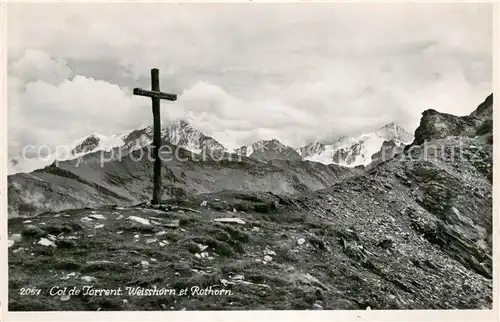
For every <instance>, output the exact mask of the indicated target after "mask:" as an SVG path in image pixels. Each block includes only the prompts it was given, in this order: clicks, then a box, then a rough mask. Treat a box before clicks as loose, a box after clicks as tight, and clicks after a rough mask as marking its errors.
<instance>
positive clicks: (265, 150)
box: [9, 120, 413, 174]
mask: <svg viewBox="0 0 500 322" xmlns="http://www.w3.org/2000/svg"><path fill="white" fill-rule="evenodd" d="M161 136H162V140H163V141H164V142H169V143H171V144H174V145H176V146H179V147H182V148H184V149H186V150H189V151H191V152H194V153H203V152H206V151H222V152H227V150H226V148H225V147H224V145H222V144H221V143H220V142H218V141H217V140H215V139H214V138H212V137H210V136H207V135H205V134H203V133H202V132H200V131H199V130H197V129H195V128H193V127H192V126H191V125H190V124H188V123H187V122H186V121H183V120H180V121H177V122H175V123H172V124H169V125H166V126H164V127H163V128H162V131H161ZM391 140H393V141H394V142H395V144H396V145H398V146H400V145H406V144H409V143H411V142H412V141H413V136H412V135H411V134H409V133H408V132H406V131H405V130H404V129H402V128H401V127H399V126H397V125H396V124H394V123H390V124H387V125H386V126H383V127H381V128H379V129H377V130H376V131H374V132H371V133H366V134H361V135H359V136H356V137H345V136H344V137H341V138H339V139H338V140H337V141H336V142H334V143H333V144H323V143H320V142H313V143H310V144H308V145H306V146H304V147H301V148H299V149H294V148H292V147H290V146H287V145H284V144H282V143H281V142H280V141H278V140H276V139H273V140H261V141H258V142H255V143H253V144H251V145H246V146H242V147H240V148H238V149H235V150H234V152H235V153H237V154H240V155H243V156H246V157H252V158H255V159H260V160H274V159H280V160H308V161H315V162H320V163H323V164H332V163H334V164H338V165H343V166H348V167H354V166H357V165H368V164H370V162H371V161H372V156H373V155H374V154H375V153H377V152H379V151H380V149H381V148H382V146H383V143H384V142H385V141H391ZM152 142H153V127H152V126H148V127H145V128H142V129H136V130H133V131H131V132H128V133H119V134H114V135H111V136H105V135H101V134H98V133H92V134H91V135H89V136H86V137H84V138H81V139H78V140H75V141H73V142H70V143H68V144H65V145H62V146H58V147H57V149H56V151H55V152H54V153H52V154H51V155H48V156H45V157H41V158H25V159H22V158H15V159H10V160H9V174H14V173H18V172H31V171H34V170H36V169H41V168H44V167H46V166H48V165H50V164H52V163H53V162H54V161H56V160H58V161H64V160H72V159H76V158H79V157H81V156H83V155H86V154H89V153H92V152H96V151H110V150H111V149H113V148H117V147H122V148H125V149H126V150H136V149H140V148H143V147H145V146H147V145H150V144H151V143H152Z"/></svg>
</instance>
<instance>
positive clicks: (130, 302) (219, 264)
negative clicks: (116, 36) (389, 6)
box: [8, 99, 492, 311]
mask: <svg viewBox="0 0 500 322" xmlns="http://www.w3.org/2000/svg"><path fill="white" fill-rule="evenodd" d="M480 108H481V111H476V112H474V113H472V114H471V115H470V116H466V117H453V118H450V117H448V116H447V115H445V114H441V113H438V112H431V113H429V112H424V114H423V116H422V119H421V123H420V126H419V128H418V129H417V131H416V135H415V137H416V139H415V142H414V143H413V144H412V145H410V146H408V147H407V149H406V150H405V151H404V152H403V153H401V154H399V155H398V156H397V157H395V158H393V159H391V160H387V161H384V162H381V163H379V164H378V165H376V166H374V167H373V168H371V169H370V170H369V171H368V172H366V173H363V174H360V175H356V176H352V177H349V178H345V179H344V180H342V181H339V182H337V183H335V184H333V185H332V186H330V187H328V188H325V189H321V190H319V191H309V192H306V193H302V194H299V195H295V196H280V195H277V194H274V193H269V192H248V191H246V192H243V191H240V192H237V191H218V192H215V193H209V194H199V195H196V196H185V197H181V198H177V199H176V200H171V201H170V202H168V205H164V206H162V207H160V208H159V209H154V208H151V207H150V206H148V205H147V204H138V205H135V206H131V207H122V206H109V207H100V208H95V209H88V208H87V209H72V210H65V211H61V212H48V213H44V214H41V215H39V216H36V217H33V218H30V219H22V218H13V219H10V220H9V226H8V227H9V245H10V246H9V309H10V310H14V311H16V310H28V311H32V310H242V309H255V310H259V309H317V310H321V309H366V308H368V307H370V308H371V309H491V308H492V224H491V223H492V177H491V174H492V129H491V127H489V128H488V126H485V125H484V124H485V122H487V121H488V120H491V115H492V99H490V103H489V104H487V106H484V105H480ZM436 119H439V120H440V124H439V126H435V125H433V123H432V122H435V120H436ZM469 120H473V121H474V122H469ZM462 121H464V122H467V124H470V127H468V130H467V131H457V127H456V126H455V124H457V122H462ZM419 140H421V141H419ZM420 142H421V143H420ZM424 143H425V144H424ZM276 162H277V164H276V165H279V166H280V167H275V168H277V169H282V167H283V166H287V167H288V166H289V165H288V161H282V160H281V161H280V160H279V161H276ZM186 164H191V165H193V163H186ZM248 164H249V163H248ZM245 165H247V164H245ZM258 165H259V166H262V167H264V169H269V168H268V167H270V165H269V164H265V165H264V164H263V163H258ZM308 165H310V164H308ZM193 166H194V165H193ZM248 167H250V169H252V170H253V169H256V167H257V163H256V164H254V165H252V166H248ZM213 168H215V166H213V167H211V169H213ZM124 169H130V168H123V169H121V170H120V171H122V172H123V171H124ZM199 169H201V166H200V168H196V170H199ZM224 169H228V168H224ZM273 169H274V168H273ZM135 171H136V170H135V169H131V170H130V173H136V172H135ZM224 171H229V170H224ZM233 171H239V169H237V170H234V169H233ZM276 171H278V170H276ZM302 171H305V170H302ZM278 172H279V171H278ZM266 178H267V179H266ZM264 180H267V181H269V177H268V176H267V177H265V179H264ZM122 184H125V185H126V184H130V183H127V182H124V183H122ZM227 218H232V219H227ZM56 282H57V283H56ZM55 284H57V285H59V286H61V287H64V286H67V287H77V288H83V286H85V285H87V286H89V285H90V286H92V285H93V286H94V287H95V288H106V289H115V290H116V289H118V288H120V287H121V289H122V292H123V293H122V294H121V295H115V296H85V295H82V294H79V295H76V296H67V295H63V296H49V295H48V290H49V288H50V287H52V286H53V285H55ZM25 285H30V286H32V287H34V288H38V289H40V295H39V296H21V295H19V288H20V287H23V286H25ZM127 287H129V288H135V290H137V287H139V288H145V289H150V290H154V289H155V288H156V289H157V290H158V289H160V288H165V289H170V290H175V291H176V294H175V295H172V294H171V295H155V296H133V295H130V294H128V292H127V289H126V288H127ZM193 287H199V288H201V289H205V288H208V289H209V290H211V291H212V292H213V291H214V290H224V292H226V293H225V294H223V295H208V296H201V295H200V293H199V291H197V289H195V288H194V289H193ZM185 288H187V294H186V295H181V294H179V292H181V290H183V289H185ZM228 291H230V292H231V293H230V294H229V293H227V292H228ZM207 292H210V291H207Z"/></svg>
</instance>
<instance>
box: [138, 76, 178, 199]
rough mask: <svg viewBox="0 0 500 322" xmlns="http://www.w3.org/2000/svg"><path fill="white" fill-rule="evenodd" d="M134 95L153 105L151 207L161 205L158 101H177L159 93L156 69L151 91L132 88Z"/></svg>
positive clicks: (152, 78) (158, 78) (172, 95)
mask: <svg viewBox="0 0 500 322" xmlns="http://www.w3.org/2000/svg"><path fill="white" fill-rule="evenodd" d="M134 95H139V96H146V97H151V101H152V103H153V148H154V150H153V157H154V160H155V161H154V168H153V200H152V202H151V203H152V204H153V205H159V204H160V203H161V159H160V153H159V151H160V148H161V144H162V142H161V121H160V99H166V100H169V101H175V100H177V95H176V94H168V93H162V92H160V71H159V70H158V69H157V68H153V69H151V90H150V91H148V90H144V89H141V88H134Z"/></svg>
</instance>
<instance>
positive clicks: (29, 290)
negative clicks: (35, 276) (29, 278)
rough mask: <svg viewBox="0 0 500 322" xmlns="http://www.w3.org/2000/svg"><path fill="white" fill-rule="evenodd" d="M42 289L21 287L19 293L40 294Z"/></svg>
mask: <svg viewBox="0 0 500 322" xmlns="http://www.w3.org/2000/svg"><path fill="white" fill-rule="evenodd" d="M41 291H42V290H41V289H38V288H33V287H32V288H21V289H20V290H19V294H20V295H40V292H41Z"/></svg>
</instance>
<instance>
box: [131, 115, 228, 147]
mask: <svg viewBox="0 0 500 322" xmlns="http://www.w3.org/2000/svg"><path fill="white" fill-rule="evenodd" d="M161 137H162V140H163V141H164V142H169V143H171V144H174V145H176V146H179V147H182V148H185V149H187V150H189V151H191V152H194V153H201V152H202V151H205V150H222V151H224V150H226V148H225V147H224V146H223V145H222V144H221V143H219V142H218V141H216V140H215V139H214V138H212V137H210V136H207V135H205V134H203V133H202V132H200V131H198V130H197V129H195V128H193V127H192V126H191V125H190V124H189V123H188V122H186V121H184V120H178V121H176V122H174V123H172V124H169V125H166V126H164V127H163V128H162V129H161ZM124 141H125V145H126V146H127V147H128V148H130V149H132V150H134V149H140V148H143V147H145V146H147V145H150V144H151V143H152V142H153V126H148V127H146V128H143V129H137V130H134V131H132V132H130V133H129V134H128V135H127V136H126V137H125V139H124Z"/></svg>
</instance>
